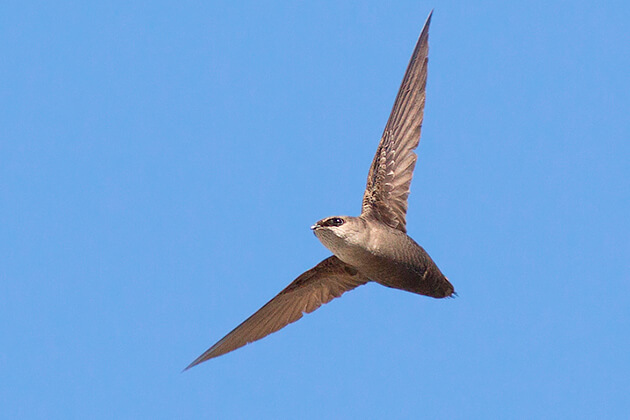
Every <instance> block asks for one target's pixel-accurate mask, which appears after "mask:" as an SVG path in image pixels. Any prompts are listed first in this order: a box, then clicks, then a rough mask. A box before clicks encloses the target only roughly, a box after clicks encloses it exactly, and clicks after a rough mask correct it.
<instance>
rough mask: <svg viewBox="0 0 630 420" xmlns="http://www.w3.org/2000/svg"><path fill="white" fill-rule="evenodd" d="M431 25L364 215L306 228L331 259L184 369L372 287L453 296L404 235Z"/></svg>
mask: <svg viewBox="0 0 630 420" xmlns="http://www.w3.org/2000/svg"><path fill="white" fill-rule="evenodd" d="M431 13H433V12H431ZM430 22H431V14H429V17H428V18H427V21H426V23H425V24H424V27H423V29H422V32H421V34H420V37H419V39H418V42H417V44H416V47H415V49H414V51H413V54H412V56H411V60H410V61H409V65H408V66H407V71H406V72H405V76H404V78H403V81H402V84H401V86H400V89H399V91H398V95H397V96H396V100H395V102H394V107H393V109H392V112H391V115H390V116H389V120H388V121H387V124H386V125H385V130H384V131H383V135H382V137H381V141H380V143H379V145H378V148H377V149H376V155H375V156H374V160H373V161H372V165H370V171H369V173H368V179H367V187H366V189H365V193H364V196H363V206H362V211H361V215H360V216H359V217H352V216H332V217H327V218H325V219H322V220H320V221H318V222H317V223H315V224H314V225H313V226H311V229H312V230H313V232H314V233H315V236H317V238H318V239H319V240H320V241H321V243H322V244H324V246H325V247H326V248H328V249H329V250H330V251H331V252H332V253H333V254H334V255H333V256H331V257H328V258H326V259H325V260H323V261H322V262H320V263H319V264H317V265H316V266H315V267H313V268H311V269H310V270H308V271H306V272H305V273H304V274H302V275H301V276H299V277H298V278H297V279H295V280H294V281H293V282H292V283H291V284H289V285H288V286H287V287H286V288H285V289H284V290H282V291H281V292H280V293H279V294H278V295H277V296H276V297H274V298H273V299H271V300H270V301H269V302H268V303H267V304H266V305H264V306H263V307H262V308H260V309H259V310H258V311H257V312H256V313H255V314H253V315H252V316H250V317H249V318H247V319H246V320H245V321H244V322H243V323H242V324H240V325H239V326H238V327H236V328H235V329H234V330H232V332H230V333H229V334H228V335H226V336H225V337H223V338H222V339H221V340H219V341H218V342H217V343H216V344H215V345H213V346H212V347H210V348H209V349H208V350H207V351H206V352H205V353H203V354H202V355H201V356H199V357H198V358H197V359H196V360H195V361H193V362H192V363H191V364H190V365H189V366H188V367H187V368H186V369H190V368H191V367H193V366H195V365H198V364H199V363H202V362H205V361H206V360H208V359H212V358H214V357H218V356H221V355H223V354H225V353H228V352H231V351H232V350H236V349H238V348H239V347H242V346H244V345H246V344H248V343H251V342H253V341H256V340H260V339H261V338H263V337H265V336H267V335H269V334H271V333H273V332H276V331H278V330H280V329H281V328H284V327H285V326H286V325H288V324H290V323H292V322H295V321H297V320H298V319H300V318H301V317H302V315H303V314H304V313H310V312H313V311H314V310H315V309H317V308H319V307H320V306H321V305H323V304H325V303H328V302H330V301H331V300H332V299H334V298H336V297H339V296H341V295H342V294H343V293H345V292H347V291H349V290H352V289H354V288H355V287H358V286H361V285H363V284H366V283H368V282H371V281H372V282H376V283H379V284H382V285H383V286H387V287H392V288H395V289H401V290H406V291H408V292H412V293H417V294H420V295H425V296H430V297H433V298H444V297H449V296H452V295H454V293H455V291H454V289H453V286H452V285H451V283H450V282H449V281H448V279H447V278H446V277H445V276H444V275H443V274H442V272H441V271H440V269H439V268H438V267H437V265H436V264H435V263H434V262H433V260H432V259H431V257H429V254H427V253H426V252H425V250H424V249H422V247H421V246H420V245H418V244H417V243H416V242H415V241H414V240H413V239H411V238H410V237H409V236H408V235H407V233H406V232H407V229H406V213H407V197H408V196H409V186H410V184H411V178H412V176H413V170H414V167H415V165H416V154H415V153H414V149H415V148H416V147H417V146H418V142H419V141H420V129H421V127H422V119H423V113H424V102H425V87H426V82H427V64H428V53H429V43H428V40H429V24H430Z"/></svg>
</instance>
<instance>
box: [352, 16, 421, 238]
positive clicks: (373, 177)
mask: <svg viewBox="0 0 630 420" xmlns="http://www.w3.org/2000/svg"><path fill="white" fill-rule="evenodd" d="M432 13H433V12H431V14H429V17H428V18H427V21H426V23H425V24H424V27H423V29H422V32H421V34H420V37H419V38H418V42H417V43H416V47H415V49H414V51H413V54H412V56H411V60H410V61H409V65H408V66H407V71H406V72H405V76H404V77H403V81H402V83H401V85H400V89H399V91H398V95H397V96H396V100H395V101H394V106H393V108H392V112H391V114H390V116H389V119H388V121H387V125H386V126H385V130H384V131H383V136H382V137H381V141H380V143H379V145H378V148H377V150H376V155H375V156H374V160H373V161H372V166H371V167H370V172H369V174H368V179H367V186H366V189H365V194H364V196H363V209H362V215H364V216H368V217H373V218H375V219H378V220H380V221H381V222H383V223H385V224H387V225H389V226H390V227H393V228H395V229H399V230H401V231H403V232H406V231H407V221H406V215H407V198H408V197H409V187H410V186H411V179H412V177H413V170H414V168H415V165H416V159H417V156H416V154H415V153H414V150H415V148H416V147H417V146H418V143H419V141H420V131H421V128H422V119H423V115H424V103H425V96H426V83H427V67H428V61H429V59H428V55H429V25H430V23H431V15H432Z"/></svg>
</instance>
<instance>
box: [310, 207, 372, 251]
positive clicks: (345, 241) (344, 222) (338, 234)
mask: <svg viewBox="0 0 630 420" xmlns="http://www.w3.org/2000/svg"><path fill="white" fill-rule="evenodd" d="M364 224H365V221H363V220H362V219H361V218H359V217H352V216H331V217H326V218H325V219H322V220H320V221H318V222H317V223H315V224H314V225H313V226H311V229H312V230H313V233H314V234H315V236H317V238H318V239H319V240H320V241H321V242H322V243H323V244H324V246H326V248H328V249H330V250H331V251H332V252H333V253H335V250H336V249H337V248H338V247H339V246H344V245H345V246H347V245H350V244H351V243H353V242H355V241H356V240H357V235H358V234H360V233H361V232H363V231H364V230H365V226H364Z"/></svg>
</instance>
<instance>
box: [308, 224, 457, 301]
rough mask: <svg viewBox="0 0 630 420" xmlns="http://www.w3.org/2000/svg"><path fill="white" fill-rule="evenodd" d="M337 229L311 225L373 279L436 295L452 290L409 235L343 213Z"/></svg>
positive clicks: (338, 254)
mask: <svg viewBox="0 0 630 420" xmlns="http://www.w3.org/2000/svg"><path fill="white" fill-rule="evenodd" d="M340 218H342V220H345V223H344V224H343V225H341V226H340V227H339V228H338V229H335V230H332V229H326V227H321V225H324V224H325V222H326V220H327V219H323V220H321V221H319V222H317V224H315V225H314V226H313V227H312V229H313V231H314V232H315V235H316V236H317V237H318V238H319V240H320V241H321V242H322V244H324V246H325V247H326V248H328V249H329V250H330V251H331V252H332V253H333V254H335V256H336V257H337V258H339V259H340V260H341V261H343V262H344V263H346V264H348V265H350V266H352V267H354V268H356V269H357V270H358V271H359V272H360V273H362V274H364V275H365V276H366V277H368V278H369V279H370V280H371V281H374V282H377V283H379V284H382V285H383V286H387V287H393V288H396V289H402V290H406V291H409V292H413V293H419V294H422V295H426V296H431V297H435V298H441V297H447V296H450V295H451V294H453V292H454V290H453V287H452V285H451V284H450V283H449V282H448V280H447V279H446V277H444V275H443V274H442V272H441V271H440V269H439V268H438V267H437V265H436V264H435V263H434V262H433V260H432V259H431V257H429V254H427V253H426V251H425V250H424V249H423V248H422V247H421V246H420V245H418V244H417V243H416V241H414V240H413V239H411V237H409V235H407V234H406V233H404V232H401V231H400V230H398V229H394V228H391V227H389V226H388V225H386V224H383V223H381V222H379V221H378V220H373V219H369V218H364V217H361V216H359V217H349V216H341V217H340Z"/></svg>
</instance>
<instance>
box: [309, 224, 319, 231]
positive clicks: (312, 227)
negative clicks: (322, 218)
mask: <svg viewBox="0 0 630 420" xmlns="http://www.w3.org/2000/svg"><path fill="white" fill-rule="evenodd" d="M318 227H319V225H313V226H311V230H315V229H317V228H318Z"/></svg>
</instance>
